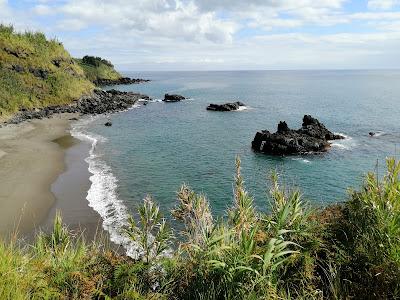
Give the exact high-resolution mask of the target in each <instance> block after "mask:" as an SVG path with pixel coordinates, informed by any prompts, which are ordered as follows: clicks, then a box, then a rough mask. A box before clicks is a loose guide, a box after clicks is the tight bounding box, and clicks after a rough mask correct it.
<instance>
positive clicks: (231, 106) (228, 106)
mask: <svg viewBox="0 0 400 300" xmlns="http://www.w3.org/2000/svg"><path fill="white" fill-rule="evenodd" d="M241 106H245V105H244V104H243V103H242V102H240V101H237V102H232V103H225V104H210V105H209V106H208V107H207V110H213V111H233V110H238V109H239V108H240V107H241Z"/></svg>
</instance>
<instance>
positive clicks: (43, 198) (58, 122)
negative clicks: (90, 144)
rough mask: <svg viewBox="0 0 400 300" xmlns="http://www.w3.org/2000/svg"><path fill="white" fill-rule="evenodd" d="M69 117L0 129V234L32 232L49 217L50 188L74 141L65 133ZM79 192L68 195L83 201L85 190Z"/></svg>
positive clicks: (52, 203) (52, 205)
mask: <svg viewBox="0 0 400 300" xmlns="http://www.w3.org/2000/svg"><path fill="white" fill-rule="evenodd" d="M71 117H73V115H71V114H62V115H57V116H54V117H53V118H51V119H44V120H34V121H31V122H25V123H22V124H19V125H11V126H7V127H3V128H0V178H1V180H0V235H1V236H6V235H9V234H10V233H11V232H13V231H15V230H18V232H19V233H20V234H25V233H29V232H32V230H33V229H35V228H38V227H39V225H42V224H46V218H49V217H51V212H52V209H55V207H56V206H57V205H56V204H57V201H56V198H55V195H54V193H53V192H52V190H51V188H50V187H51V186H52V184H53V183H54V182H55V181H56V180H57V178H58V177H59V175H60V174H62V173H63V172H64V171H65V170H66V164H65V159H64V158H65V154H66V151H67V149H70V148H73V146H74V145H77V142H78V141H77V140H75V139H74V138H72V137H71V136H70V134H69V132H68V130H69V128H70V121H69V119H70V118H71ZM85 176H87V177H86V180H87V182H88V179H87V178H88V175H87V174H86V175H85ZM87 188H88V186H85V189H86V191H87ZM80 191H81V192H80V194H79V195H78V194H77V193H75V194H73V195H71V196H72V197H76V198H78V200H77V201H81V202H83V200H85V197H86V192H85V190H84V189H80ZM82 198H83V200H82ZM63 200H64V202H65V201H66V199H65V198H64V199H63ZM71 204H73V203H71Z"/></svg>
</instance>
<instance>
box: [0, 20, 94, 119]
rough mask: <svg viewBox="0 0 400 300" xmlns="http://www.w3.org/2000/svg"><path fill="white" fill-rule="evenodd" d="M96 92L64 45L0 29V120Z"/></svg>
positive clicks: (9, 29)
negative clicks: (19, 112) (16, 113)
mask: <svg viewBox="0 0 400 300" xmlns="http://www.w3.org/2000/svg"><path fill="white" fill-rule="evenodd" d="M93 89H94V85H93V83H92V82H91V81H90V80H88V79H87V78H86V75H85V73H84V71H83V70H82V68H81V67H80V66H79V65H78V64H77V63H76V62H75V60H74V59H73V58H72V57H71V56H70V54H69V53H68V52H67V51H66V50H65V49H64V47H63V45H62V43H60V42H59V41H57V40H55V39H53V40H48V39H46V37H45V35H44V34H43V33H38V32H36V33H33V32H25V33H17V32H15V31H14V29H13V27H11V26H4V25H0V118H2V119H6V118H7V117H9V116H11V115H12V114H14V113H15V112H17V111H19V110H21V109H34V108H42V107H47V106H50V105H60V104H67V103H70V102H72V101H73V100H75V99H78V98H79V97H81V96H82V95H84V94H89V93H90V92H91V91H92V90H93Z"/></svg>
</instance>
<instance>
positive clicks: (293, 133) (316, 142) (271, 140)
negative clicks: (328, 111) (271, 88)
mask: <svg viewBox="0 0 400 300" xmlns="http://www.w3.org/2000/svg"><path fill="white" fill-rule="evenodd" d="M344 138H345V137H344V136H342V135H339V134H335V133H333V132H331V131H329V130H328V129H327V128H326V127H325V125H324V124H322V123H321V122H319V121H318V120H317V119H316V118H313V117H312V116H310V115H305V116H304V117H303V124H302V126H301V128H300V129H297V130H294V129H290V128H289V127H288V125H287V124H286V122H282V121H281V122H280V123H279V124H278V130H277V132H275V133H271V132H269V131H268V130H263V131H259V132H257V133H256V135H255V137H254V140H253V142H252V148H253V150H254V151H256V152H260V153H264V154H270V155H281V156H283V155H298V154H309V153H320V152H326V151H327V150H328V149H329V148H330V143H329V141H331V140H341V139H344Z"/></svg>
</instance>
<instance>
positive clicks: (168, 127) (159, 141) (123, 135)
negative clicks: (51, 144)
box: [89, 71, 400, 215]
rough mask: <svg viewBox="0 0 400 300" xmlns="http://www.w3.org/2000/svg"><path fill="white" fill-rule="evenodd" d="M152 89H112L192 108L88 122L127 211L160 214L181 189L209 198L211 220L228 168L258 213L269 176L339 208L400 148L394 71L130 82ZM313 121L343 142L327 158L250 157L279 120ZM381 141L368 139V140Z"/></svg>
mask: <svg viewBox="0 0 400 300" xmlns="http://www.w3.org/2000/svg"><path fill="white" fill-rule="evenodd" d="M126 75H128V76H132V77H141V78H148V79H151V80H152V81H151V82H150V83H146V84H141V85H129V86H117V87H115V88H116V89H120V90H124V91H139V92H141V93H145V94H148V95H149V96H151V97H153V98H154V99H161V98H162V97H163V95H164V93H179V94H182V95H184V96H186V97H190V98H191V100H188V101H184V102H179V103H163V102H154V103H149V104H148V105H147V106H141V107H138V108H135V109H132V110H129V111H126V112H122V113H117V114H113V115H111V116H109V118H110V119H111V121H112V122H113V126H112V127H105V126H104V125H103V124H104V121H105V119H106V117H100V118H98V119H95V120H94V121H93V122H92V123H91V124H90V125H89V131H91V132H93V133H95V134H97V135H101V136H103V137H105V138H106V139H105V140H104V141H101V142H98V144H97V146H96V149H95V151H96V152H97V154H98V157H101V159H102V160H104V162H106V164H107V165H108V166H109V167H110V170H111V171H112V173H113V174H114V176H115V177H116V179H117V180H118V182H117V186H116V196H117V197H118V199H120V200H121V201H122V202H123V203H124V204H125V205H126V207H128V209H132V208H133V207H135V206H136V204H138V203H139V201H141V199H142V198H143V197H144V196H145V195H146V194H151V195H152V196H154V198H155V199H156V201H157V202H158V203H160V204H161V206H162V208H163V209H170V208H171V207H173V206H174V205H175V203H176V197H175V195H176V191H177V190H178V189H179V187H180V185H181V184H182V183H183V182H185V183H187V184H189V185H190V186H191V187H192V188H193V189H195V190H196V191H197V192H202V193H204V194H206V195H207V197H208V198H209V200H210V202H211V204H212V208H213V210H214V212H215V213H216V214H220V215H221V214H223V213H224V211H225V209H226V207H227V206H228V205H229V204H230V203H231V200H232V182H233V175H234V159H235V156H236V155H240V157H241V158H242V166H243V175H244V178H245V181H246V185H247V188H248V190H249V192H250V193H251V194H252V195H253V196H254V197H255V201H256V204H257V206H259V207H260V208H261V209H266V208H267V204H266V203H267V202H266V197H265V195H266V191H267V179H266V178H267V176H268V174H269V172H270V171H271V170H274V169H277V170H278V172H279V173H280V174H281V175H282V179H283V181H284V182H285V183H286V184H287V185H288V186H298V187H299V188H300V189H301V190H302V192H303V194H304V197H305V198H306V199H308V200H309V201H310V202H312V203H314V204H315V205H318V206H320V205H326V204H329V203H333V202H338V201H343V200H345V198H346V190H347V189H348V188H349V187H358V186H359V185H360V183H361V180H362V176H363V175H364V174H365V173H366V172H367V171H369V170H375V169H376V165H377V160H378V172H381V173H383V170H384V166H383V164H384V159H385V157H386V156H395V155H397V152H398V151H397V148H399V147H398V145H399V141H400V124H399V113H400V71H248V72H247V71H237V72H148V73H144V72H143V73H140V74H136V73H129V72H127V73H126ZM232 100H240V101H242V102H244V103H245V104H246V105H247V106H248V109H247V110H245V111H240V112H230V113H221V112H210V111H206V107H207V105H208V104H209V103H211V102H215V103H222V102H227V101H232ZM304 114H311V115H313V116H315V117H317V118H318V119H319V120H320V121H321V122H323V123H324V124H325V125H326V126H327V128H329V129H331V130H332V131H334V132H338V133H342V134H345V135H346V136H348V139H346V140H344V141H340V142H337V143H335V145H333V147H332V148H331V150H330V151H329V152H328V153H325V154H321V155H308V156H302V157H285V158H280V157H271V156H266V155H262V154H257V153H254V152H253V151H252V150H251V147H250V145H251V141H252V139H253V137H254V135H255V133H256V132H257V131H258V130H262V129H268V130H274V131H275V129H276V125H277V123H278V122H279V121H280V120H286V121H287V123H288V125H289V127H292V128H298V127H300V126H301V120H302V117H303V115H304ZM370 131H375V132H380V134H379V136H377V137H374V138H371V137H369V135H368V132H370Z"/></svg>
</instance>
